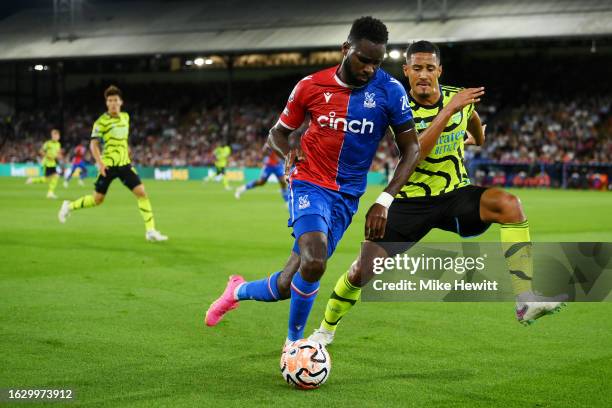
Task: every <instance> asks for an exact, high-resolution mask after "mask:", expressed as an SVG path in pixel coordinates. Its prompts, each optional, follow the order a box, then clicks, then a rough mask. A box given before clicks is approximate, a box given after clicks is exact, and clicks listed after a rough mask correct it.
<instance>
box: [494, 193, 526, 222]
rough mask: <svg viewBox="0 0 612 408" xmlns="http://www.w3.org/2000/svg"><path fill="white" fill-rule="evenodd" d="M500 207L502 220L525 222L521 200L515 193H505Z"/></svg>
mask: <svg viewBox="0 0 612 408" xmlns="http://www.w3.org/2000/svg"><path fill="white" fill-rule="evenodd" d="M500 209H501V218H502V222H505V223H510V222H523V221H525V219H526V218H525V214H524V212H523V206H522V204H521V200H520V199H519V198H518V197H517V196H515V195H513V194H510V193H504V195H503V196H502V197H501V202H500Z"/></svg>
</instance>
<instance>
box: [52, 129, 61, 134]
mask: <svg viewBox="0 0 612 408" xmlns="http://www.w3.org/2000/svg"><path fill="white" fill-rule="evenodd" d="M55 132H57V133H61V132H60V130H59V129H58V128H52V129H51V133H55Z"/></svg>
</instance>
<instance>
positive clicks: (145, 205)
mask: <svg viewBox="0 0 612 408" xmlns="http://www.w3.org/2000/svg"><path fill="white" fill-rule="evenodd" d="M138 209H139V210H140V215H142V219H143V220H144V223H145V228H146V230H147V231H150V230H154V229H155V220H153V209H152V208H151V202H150V201H149V198H148V197H144V198H143V197H140V198H139V199H138Z"/></svg>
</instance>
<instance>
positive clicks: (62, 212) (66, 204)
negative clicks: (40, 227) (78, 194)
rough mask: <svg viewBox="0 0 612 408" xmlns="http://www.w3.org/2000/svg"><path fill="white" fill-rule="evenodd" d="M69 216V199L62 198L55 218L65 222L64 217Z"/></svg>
mask: <svg viewBox="0 0 612 408" xmlns="http://www.w3.org/2000/svg"><path fill="white" fill-rule="evenodd" d="M69 216H70V201H68V200H64V202H63V203H62V206H61V207H60V210H59V213H58V214H57V218H58V219H59V222H61V223H62V224H65V223H66V219H67V218H68V217H69Z"/></svg>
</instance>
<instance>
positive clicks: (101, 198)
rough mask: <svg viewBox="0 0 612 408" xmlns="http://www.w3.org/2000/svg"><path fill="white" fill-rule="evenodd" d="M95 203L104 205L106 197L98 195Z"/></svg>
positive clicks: (95, 197)
mask: <svg viewBox="0 0 612 408" xmlns="http://www.w3.org/2000/svg"><path fill="white" fill-rule="evenodd" d="M94 202H95V203H96V205H100V204H102V203H103V202H104V196H103V195H100V194H96V195H95V196H94Z"/></svg>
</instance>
